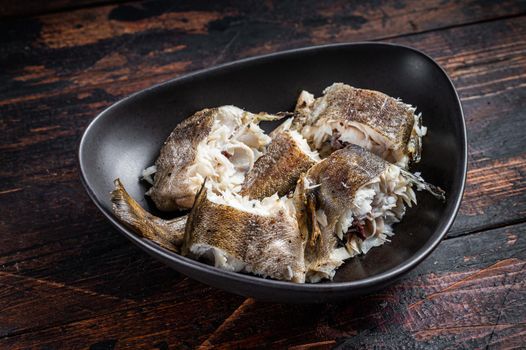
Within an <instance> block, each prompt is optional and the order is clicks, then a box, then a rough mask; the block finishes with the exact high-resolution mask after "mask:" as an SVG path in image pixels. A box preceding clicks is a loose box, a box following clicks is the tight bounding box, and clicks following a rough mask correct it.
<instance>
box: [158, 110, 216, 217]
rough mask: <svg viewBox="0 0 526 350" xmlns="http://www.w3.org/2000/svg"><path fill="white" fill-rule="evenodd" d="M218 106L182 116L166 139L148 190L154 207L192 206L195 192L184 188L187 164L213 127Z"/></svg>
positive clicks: (162, 208)
mask: <svg viewBox="0 0 526 350" xmlns="http://www.w3.org/2000/svg"><path fill="white" fill-rule="evenodd" d="M216 110H217V108H211V109H203V110H202V111H199V112H197V113H195V114H194V115H193V116H191V117H190V118H188V119H185V120H184V121H183V122H181V123H180V124H179V125H177V127H176V128H175V129H174V130H173V131H172V133H171V134H170V136H169V137H168V139H167V140H166V141H165V143H164V145H163V147H162V148H161V152H160V155H159V158H157V160H156V162H155V165H156V167H157V172H156V174H155V178H154V184H153V187H152V188H151V190H150V192H149V194H150V197H151V198H152V200H153V201H154V203H155V205H156V207H157V208H158V209H159V210H163V211H174V210H178V209H187V208H191V207H192V204H193V201H194V198H195V193H193V192H190V191H188V190H187V188H188V186H184V184H185V183H186V182H187V181H188V178H189V176H188V171H189V167H190V166H191V165H192V164H193V162H194V160H195V157H196V154H197V151H196V150H197V145H198V144H199V143H200V142H201V141H202V140H204V139H205V138H206V137H207V136H208V134H209V133H210V131H211V129H212V125H213V123H214V114H215V113H216Z"/></svg>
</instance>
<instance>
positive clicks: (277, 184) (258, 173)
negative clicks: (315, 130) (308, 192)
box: [240, 131, 316, 199]
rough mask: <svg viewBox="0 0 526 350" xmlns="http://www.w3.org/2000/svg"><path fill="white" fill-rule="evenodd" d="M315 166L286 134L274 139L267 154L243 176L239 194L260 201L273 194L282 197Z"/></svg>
mask: <svg viewBox="0 0 526 350" xmlns="http://www.w3.org/2000/svg"><path fill="white" fill-rule="evenodd" d="M314 164H316V161H315V160H313V159H312V158H311V157H310V156H309V155H307V154H305V152H303V150H302V149H301V148H300V147H299V146H298V144H297V143H296V141H295V140H294V138H293V137H292V136H291V134H290V132H288V131H284V132H280V133H278V134H276V135H274V138H273V140H272V142H271V143H270V144H269V145H268V147H267V151H266V152H265V154H264V155H262V156H261V157H260V158H259V159H258V160H257V161H256V162H255V163H254V167H253V168H252V169H251V170H250V171H249V172H248V173H247V175H246V177H245V182H244V184H243V186H242V188H241V192H240V194H241V195H243V196H248V197H250V198H257V199H262V198H265V197H270V196H272V195H273V194H274V193H276V192H277V193H278V196H280V197H281V196H284V195H286V194H287V193H288V192H289V191H290V190H292V189H293V188H294V186H295V185H296V182H297V181H298V179H299V177H300V175H301V174H302V173H304V172H305V171H307V170H308V169H309V168H310V167H311V166H313V165H314Z"/></svg>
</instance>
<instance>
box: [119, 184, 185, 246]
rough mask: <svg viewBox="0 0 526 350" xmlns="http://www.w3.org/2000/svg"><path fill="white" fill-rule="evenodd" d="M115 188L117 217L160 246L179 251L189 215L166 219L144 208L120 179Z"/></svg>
mask: <svg viewBox="0 0 526 350" xmlns="http://www.w3.org/2000/svg"><path fill="white" fill-rule="evenodd" d="M114 184H115V189H114V190H113V191H112V192H111V201H112V209H113V213H114V214H115V216H117V218H118V219H119V220H120V221H121V222H123V223H124V224H126V225H127V226H130V227H131V228H133V229H134V230H135V231H136V232H137V233H139V234H140V235H142V236H143V237H144V238H148V239H150V240H152V241H154V242H156V243H157V244H159V245H160V246H162V247H164V248H166V249H169V250H173V251H176V252H177V251H179V247H180V246H181V244H182V242H183V239H184V230H185V225H186V219H187V216H186V215H184V216H181V217H178V218H175V219H172V220H164V219H161V218H159V217H156V216H154V215H152V214H150V213H148V212H147V211H146V210H144V209H143V208H142V207H141V206H140V205H139V203H137V202H136V201H135V200H134V199H133V198H132V197H131V196H130V195H129V194H128V192H126V189H125V188H124V186H123V185H122V183H121V181H120V180H119V179H116V180H115V181H114Z"/></svg>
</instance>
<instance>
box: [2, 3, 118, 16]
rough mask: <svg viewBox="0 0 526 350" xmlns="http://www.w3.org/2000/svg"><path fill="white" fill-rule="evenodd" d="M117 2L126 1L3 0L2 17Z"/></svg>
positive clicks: (60, 10)
mask: <svg viewBox="0 0 526 350" xmlns="http://www.w3.org/2000/svg"><path fill="white" fill-rule="evenodd" d="M116 2H125V0H53V1H40V0H23V1H1V2H0V17H23V16H35V15H42V14H44V13H50V12H62V11H68V10H69V11H71V10H73V9H78V8H83V7H84V8H85V7H92V6H101V5H105V4H110V3H116Z"/></svg>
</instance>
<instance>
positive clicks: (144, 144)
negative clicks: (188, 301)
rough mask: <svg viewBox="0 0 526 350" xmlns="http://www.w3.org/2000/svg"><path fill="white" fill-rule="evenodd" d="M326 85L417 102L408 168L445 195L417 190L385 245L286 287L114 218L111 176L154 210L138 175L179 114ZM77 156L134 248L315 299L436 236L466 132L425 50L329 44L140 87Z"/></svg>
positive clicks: (461, 174) (270, 292) (283, 296)
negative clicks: (418, 146)
mask: <svg viewBox="0 0 526 350" xmlns="http://www.w3.org/2000/svg"><path fill="white" fill-rule="evenodd" d="M333 82H345V83H348V84H351V85H353V86H356V87H361V88H368V89H374V90H379V91H382V92H384V93H386V94H389V95H391V96H394V97H400V98H401V99H402V100H403V101H404V102H407V103H410V104H412V105H414V106H417V107H418V109H417V111H418V112H422V115H423V121H424V124H425V125H426V126H427V127H428V135H427V136H426V137H425V138H424V144H423V155H422V161H421V162H420V163H419V164H418V165H416V166H414V167H413V168H412V169H411V170H412V171H421V172H422V174H423V176H424V178H425V179H426V180H427V181H429V182H431V183H433V184H436V185H438V186H440V187H442V188H443V189H444V190H445V191H446V194H447V201H446V202H445V203H443V202H441V201H438V200H436V199H435V198H433V197H432V196H430V195H428V194H426V193H422V192H419V193H418V196H417V197H418V206H416V207H414V208H412V209H410V210H408V212H407V215H406V216H405V218H404V219H403V220H402V222H401V223H400V224H398V225H396V226H395V231H396V235H395V236H394V237H393V238H392V242H390V243H387V244H385V245H383V246H382V247H379V248H374V249H372V250H371V251H370V252H369V253H368V254H367V255H365V256H363V257H357V258H354V259H351V260H350V261H348V262H347V263H346V264H344V265H343V266H342V267H341V268H340V269H339V270H338V271H337V273H336V276H335V278H334V280H333V281H330V282H323V283H319V284H294V283H289V282H281V281H274V280H270V279H263V278H259V277H256V276H251V275H246V274H240V273H231V272H225V271H221V270H219V269H217V268H215V267H212V266H209V265H206V264H204V263H201V262H197V261H194V260H191V259H188V258H185V257H183V256H180V255H177V254H175V253H172V252H170V251H168V250H165V249H163V248H161V247H159V246H157V245H156V244H154V243H152V242H150V241H148V240H145V239H142V238H140V237H139V236H137V235H136V234H135V233H134V232H132V231H131V230H130V229H128V228H127V227H125V226H124V225H122V224H121V223H119V221H117V219H116V218H115V217H114V216H113V214H112V212H111V203H110V197H109V193H110V191H111V190H112V187H113V180H114V179H115V178H117V177H120V178H121V180H122V182H123V183H124V185H125V187H126V188H127V190H128V191H129V193H130V194H131V195H132V196H133V197H134V198H135V199H137V201H138V202H139V203H140V204H141V205H142V206H144V207H145V208H146V209H147V210H149V211H152V212H154V213H158V212H157V211H156V210H155V208H154V207H153V205H152V204H151V202H149V201H147V200H146V199H145V197H144V192H145V190H146V187H145V186H144V185H143V184H142V183H140V182H139V181H138V177H139V175H140V173H141V171H142V169H144V168H145V167H147V166H149V165H151V164H153V162H154V160H155V159H156V157H157V155H158V152H159V149H160V148H161V145H162V143H163V141H164V140H165V139H166V137H167V136H168V135H169V133H170V131H171V130H172V129H173V128H174V127H175V126H176V125H177V124H178V123H179V122H181V121H182V120H183V119H184V118H186V117H188V116H190V115H191V114H193V113H194V112H196V111H198V110H200V109H202V108H205V107H213V106H220V105H225V104H232V105H236V106H239V107H241V108H243V109H246V110H249V111H252V112H259V111H267V112H278V111H288V110H292V108H293V106H294V103H295V100H296V98H297V96H298V93H299V92H300V91H301V90H302V89H305V90H308V91H310V92H312V93H314V94H316V95H319V94H320V93H321V92H322V90H323V89H324V88H325V87H326V86H328V85H330V84H332V83H333ZM79 162H80V170H81V177H82V180H83V182H84V185H85V186H86V189H87V191H88V193H89V195H90V197H91V198H92V199H93V201H94V202H95V204H96V205H97V206H98V207H99V209H100V210H101V211H102V213H103V214H104V215H106V217H107V218H108V219H109V220H110V222H111V223H112V224H113V225H115V227H117V229H118V230H119V231H120V232H122V233H123V234H124V235H125V236H126V237H128V238H129V239H130V240H131V241H132V242H134V243H135V244H137V245H138V246H139V247H140V248H141V249H143V250H144V251H146V252H147V253H148V254H150V255H152V256H154V257H156V258H157V259H159V260H161V261H163V262H165V263H166V264H168V265H169V266H171V267H173V268H174V269H176V270H177V271H180V272H181V273H183V274H186V275H188V276H189V277H191V278H194V279H196V280H198V281H201V282H204V283H206V284H209V285H211V286H214V287H218V288H222V289H225V290H227V291H230V292H233V293H237V294H242V295H245V296H251V297H255V298H259V299H266V300H274V301H290V302H320V301H327V300H334V299H341V298H348V297H352V296H356V295H360V294H364V293H369V292H371V291H373V290H376V289H378V288H381V287H384V286H386V285H387V284H389V283H391V282H393V281H394V280H396V279H397V278H399V277H400V276H402V275H403V274H405V273H407V272H408V271H409V270H410V269H412V268H413V267H415V266H416V265H417V264H418V263H420V262H421V261H422V260H423V259H424V258H425V257H426V256H427V255H428V254H429V253H431V251H432V250H433V249H434V248H435V247H436V246H437V245H438V243H439V242H440V240H441V239H442V238H443V237H444V236H445V235H446V232H447V230H448V229H449V227H450V226H451V224H452V222H453V220H454V218H455V215H456V213H457V210H458V207H459V204H460V200H461V197H462V192H463V188H464V181H465V177H466V162H467V157H466V129H465V124H464V118H463V115H462V108H461V105H460V101H459V98H458V96H457V93H456V92H455V88H454V87H453V85H452V83H451V81H450V79H449V78H448V76H447V75H446V73H445V72H444V71H443V70H442V68H440V66H439V65H438V64H437V63H436V62H434V61H433V60H432V59H431V58H429V57H428V56H426V55H425V54H423V53H421V52H419V51H417V50H414V49H411V48H408V47H404V46H399V45H392V44H381V43H356V44H336V45H327V46H318V47H309V48H305V49H298V50H292V51H286V52H281V53H276V54H271V55H266V56H261V57H255V58H249V59H245V60H241V61H237V62H233V63H229V64H225V65H221V66H218V67H215V68H211V69H206V70H202V71H199V72H196V73H192V74H189V75H186V76H183V77H179V78H176V79H173V80H170V81H168V82H165V83H162V84H160V85H156V86H154V87H151V88H149V89H146V90H143V91H140V92H138V93H136V94H133V95H132V96H130V97H128V98H125V99H124V100H122V101H119V102H118V103H116V104H114V105H113V106H111V107H109V108H108V109H106V110H105V111H104V112H102V113H101V114H100V115H99V116H98V117H97V118H95V120H93V122H92V123H91V124H90V126H89V127H88V128H87V130H86V131H85V133H84V136H83V138H82V141H81V143H80V150H79Z"/></svg>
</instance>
